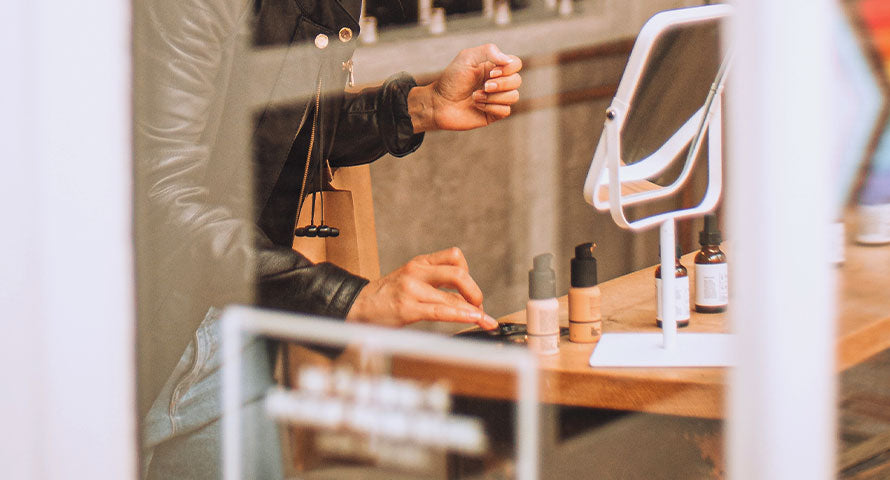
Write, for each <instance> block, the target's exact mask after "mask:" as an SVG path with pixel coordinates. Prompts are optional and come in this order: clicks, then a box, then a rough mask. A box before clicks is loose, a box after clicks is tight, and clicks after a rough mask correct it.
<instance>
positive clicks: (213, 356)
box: [142, 308, 283, 480]
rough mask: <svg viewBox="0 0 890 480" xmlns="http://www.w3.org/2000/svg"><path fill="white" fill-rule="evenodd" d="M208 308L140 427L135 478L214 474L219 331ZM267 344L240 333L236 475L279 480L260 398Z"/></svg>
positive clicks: (268, 362) (267, 379)
mask: <svg viewBox="0 0 890 480" xmlns="http://www.w3.org/2000/svg"><path fill="white" fill-rule="evenodd" d="M220 313H221V312H220V310H218V309H216V308H211V309H210V310H209V311H208V313H207V315H206V317H205V318H204V320H203V321H202V322H201V324H200V325H199V326H198V328H197V330H196V331H195V334H194V337H193V338H192V340H191V342H190V343H189V345H188V346H187V347H186V349H185V351H184V352H183V354H182V357H181V358H180V360H179V363H178V364H177V365H176V368H175V369H174V370H173V373H172V374H171V375H170V378H168V380H167V382H166V383H165V384H164V387H163V389H162V390H161V393H160V394H159V395H158V398H157V399H155V401H154V403H153V404H152V406H151V409H150V410H149V412H148V413H147V414H146V416H145V419H144V420H143V424H142V478H144V479H150V480H154V479H165V480H167V479H208V480H210V479H212V480H217V479H221V478H222V465H223V463H222V460H223V459H222V453H221V452H222V403H223V402H222V370H221V366H222V349H221V340H222V330H221V325H220V323H221V322H220V321H219V317H220ZM271 348H272V342H271V341H269V340H266V339H261V338H256V337H254V338H246V337H245V338H242V345H241V350H240V351H241V360H242V380H241V393H242V398H241V405H242V407H241V440H242V444H241V445H242V448H241V451H242V460H241V463H242V468H243V470H242V476H241V478H249V479H258V480H264V479H274V480H277V479H281V478H283V469H282V460H281V440H280V439H281V437H280V435H279V431H278V426H277V425H276V424H275V422H274V421H273V420H271V419H270V418H269V417H268V416H267V415H266V413H265V410H264V407H263V397H264V395H265V393H266V392H267V391H268V389H269V387H271V386H272V385H273V383H274V381H273V378H272V355H271V353H270V352H271Z"/></svg>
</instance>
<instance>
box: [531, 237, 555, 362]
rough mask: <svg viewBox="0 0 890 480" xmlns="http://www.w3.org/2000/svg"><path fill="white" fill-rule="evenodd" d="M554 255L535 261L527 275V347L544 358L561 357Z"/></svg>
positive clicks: (546, 254)
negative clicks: (553, 263) (552, 262)
mask: <svg viewBox="0 0 890 480" xmlns="http://www.w3.org/2000/svg"><path fill="white" fill-rule="evenodd" d="M552 260H553V255H552V254H549V253H543V254H541V255H538V256H536V257H535V259H534V265H533V268H532V269H531V270H529V272H528V304H527V305H526V307H525V314H526V322H527V328H528V346H529V348H531V349H532V350H533V351H535V352H537V353H539V354H542V355H554V354H557V353H559V303H558V302H557V301H556V272H554V271H553V269H552V268H550V263H551V261H552Z"/></svg>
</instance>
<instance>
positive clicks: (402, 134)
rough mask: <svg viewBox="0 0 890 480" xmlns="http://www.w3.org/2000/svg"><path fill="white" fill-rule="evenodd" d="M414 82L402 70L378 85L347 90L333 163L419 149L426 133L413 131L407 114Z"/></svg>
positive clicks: (359, 161) (353, 162) (348, 163)
mask: <svg viewBox="0 0 890 480" xmlns="http://www.w3.org/2000/svg"><path fill="white" fill-rule="evenodd" d="M415 86H417V82H415V81H414V78H413V77H411V76H410V75H408V74H407V73H405V72H401V73H397V74H395V75H393V76H391V77H389V78H388V79H387V80H386V81H385V82H384V83H383V85H382V86H381V87H379V88H373V89H366V90H363V91H361V92H359V93H358V94H347V95H346V98H345V100H344V102H343V111H342V114H341V116H340V122H339V124H338V126H337V136H336V139H337V140H335V143H334V146H333V149H332V151H331V155H330V161H331V166H334V167H346V166H352V165H362V164H365V163H370V162H372V161H374V160H376V159H378V158H380V157H381V156H383V155H384V154H387V153H389V154H390V155H392V156H394V157H404V156H405V155H408V154H409V153H412V152H414V151H415V150H417V149H418V148H419V147H420V144H421V143H422V142H423V133H418V134H415V133H414V126H413V125H412V123H411V116H410V115H409V114H408V92H409V91H410V90H411V89H412V88H414V87H415ZM346 139H348V140H349V141H346Z"/></svg>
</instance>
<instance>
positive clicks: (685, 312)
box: [655, 245, 689, 328]
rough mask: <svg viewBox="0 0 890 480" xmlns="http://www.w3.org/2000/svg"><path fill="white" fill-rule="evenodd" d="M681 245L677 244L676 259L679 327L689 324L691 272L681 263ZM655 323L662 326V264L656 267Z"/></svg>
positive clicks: (675, 306)
mask: <svg viewBox="0 0 890 480" xmlns="http://www.w3.org/2000/svg"><path fill="white" fill-rule="evenodd" d="M681 255H682V252H681V251H680V246H679V245H677V254H676V257H675V260H674V276H675V277H676V279H677V281H676V282H674V295H675V300H674V308H675V310H674V311H675V312H676V315H675V316H676V318H677V327H680V328H682V327H686V326H689V272H688V271H687V270H686V267H684V266H683V264H682V263H680V256H681ZM655 324H656V325H658V326H659V328H660V327H661V265H660V264H659V265H658V266H657V267H655Z"/></svg>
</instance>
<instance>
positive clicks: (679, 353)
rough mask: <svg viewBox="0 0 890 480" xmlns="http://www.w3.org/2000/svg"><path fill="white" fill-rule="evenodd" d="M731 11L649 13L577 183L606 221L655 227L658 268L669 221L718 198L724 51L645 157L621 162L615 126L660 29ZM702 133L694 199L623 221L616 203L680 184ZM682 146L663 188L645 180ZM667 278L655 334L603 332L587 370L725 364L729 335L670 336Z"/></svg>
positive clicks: (697, 212)
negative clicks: (677, 168)
mask: <svg viewBox="0 0 890 480" xmlns="http://www.w3.org/2000/svg"><path fill="white" fill-rule="evenodd" d="M731 12H732V8H731V7H728V6H726V5H711V6H703V7H695V8H686V9H680V10H672V11H667V12H662V13H659V14H657V15H655V16H653V17H652V18H651V19H650V20H649V21H648V22H647V23H646V24H645V25H644V26H643V29H642V30H641V31H640V35H639V36H638V37H637V41H636V43H635V45H634V48H633V51H632V52H631V56H630V58H629V59H628V64H627V68H626V69H625V71H624V75H623V76H622V78H621V83H620V84H619V86H618V91H617V93H616V95H615V98H614V99H613V100H612V104H611V105H610V106H609V109H608V110H607V112H606V122H605V126H604V129H603V134H602V136H601V138H600V142H599V144H598V145H597V149H596V152H595V153H594V157H593V161H592V162H591V166H590V170H589V172H588V174H587V180H586V182H585V184H584V196H585V199H586V200H587V201H588V203H591V204H592V205H593V206H594V207H596V208H597V209H598V210H601V211H604V210H609V211H610V212H611V215H612V219H613V220H614V221H615V223H617V224H618V225H619V226H621V227H622V228H625V229H628V230H632V231H642V230H647V229H650V228H653V227H655V226H658V227H659V232H660V239H661V248H660V252H661V271H662V272H673V271H674V252H675V242H676V237H675V222H676V221H677V220H679V219H686V218H693V217H697V216H702V215H704V214H706V213H708V212H710V211H712V210H713V209H714V208H715V207H716V206H717V203H718V201H719V199H720V194H721V191H722V182H723V176H722V163H723V162H722V160H723V158H722V149H723V139H722V113H723V85H724V82H725V79H726V72H727V69H728V66H729V63H730V62H729V56H727V57H726V58H724V59H723V61H722V63H721V65H720V67H719V69H718V71H717V75H716V78H715V80H714V82H713V84H712V86H711V89H710V92H709V93H708V96H707V99H706V101H705V103H704V104H703V105H702V106H701V108H699V109H698V110H697V111H696V113H695V114H693V115H692V116H691V117H690V118H689V119H688V120H687V121H686V122H685V123H684V124H683V125H682V126H681V127H680V128H679V129H678V130H677V131H676V133H674V134H673V135H672V136H671V137H670V138H669V139H668V140H667V141H666V142H665V143H664V144H663V145H662V146H661V147H660V148H658V149H657V150H656V151H655V152H654V153H652V154H651V155H649V156H647V157H645V158H643V159H641V160H639V161H637V162H634V163H632V164H629V165H628V164H626V162H625V159H623V158H622V152H621V135H622V126H623V125H624V122H625V120H626V118H627V112H628V111H629V109H630V106H631V102H632V101H633V99H634V97H635V94H636V93H638V88H639V87H640V85H641V84H643V83H644V82H641V79H642V78H643V77H644V76H645V75H646V74H647V68H650V67H649V64H650V62H651V63H653V64H656V65H657V63H658V62H657V61H658V60H661V59H657V58H654V56H655V55H656V53H655V52H656V51H657V49H656V48H655V44H656V42H659V41H664V39H665V38H667V35H666V33H667V32H672V34H673V35H676V34H677V32H678V31H679V32H681V34H682V29H684V28H690V29H692V28H696V27H700V26H701V25H702V24H703V23H705V22H720V21H721V20H723V19H725V18H726V17H728V16H729V15H730V14H731ZM690 53H695V52H690ZM652 68H654V67H652ZM709 126H710V127H713V128H709ZM705 132H707V135H708V151H707V158H708V163H707V166H708V185H707V189H706V192H705V194H704V197H703V199H702V201H701V203H699V204H698V205H697V206H694V207H691V208H684V209H679V210H671V211H666V212H662V213H659V214H656V215H652V216H649V217H644V218H641V219H638V220H634V221H629V220H628V219H627V216H626V215H625V211H624V207H626V206H629V205H634V204H642V203H647V202H652V201H655V200H659V199H663V198H666V197H669V196H670V195H672V194H673V193H675V192H677V191H679V190H680V188H681V187H682V186H683V185H684V184H685V183H686V181H687V180H688V179H689V178H690V173H691V171H692V168H693V166H694V164H695V160H696V157H698V153H699V149H700V147H701V145H702V143H703V139H704V135H705ZM686 147H689V153H688V154H687V156H686V162H685V164H684V165H683V170H682V171H681V173H680V175H679V176H678V177H677V179H676V180H675V181H674V182H673V183H672V184H670V185H668V186H664V187H662V186H659V185H656V184H654V183H652V182H651V181H650V179H652V178H656V177H657V176H659V175H661V174H662V173H663V172H664V171H665V170H666V169H667V168H668V167H669V166H671V165H672V164H673V162H674V161H675V160H676V159H677V158H678V157H679V156H680V155H681V154H682V153H683V151H684V150H685V149H686ZM675 283H676V280H675V278H674V275H662V292H663V295H662V297H661V298H660V299H658V301H660V302H661V307H662V308H661V311H662V312H663V313H662V316H663V321H662V332H663V333H662V335H658V334H654V335H653V334H609V333H606V334H604V335H603V336H602V338H601V339H600V341H599V343H598V345H597V347H596V348H595V349H594V351H593V354H592V355H591V357H590V365H591V366H594V367H599V366H602V367H606V366H608V367H620V366H626V367H643V366H652V367H682V366H726V365H729V364H730V360H731V355H730V354H729V346H730V344H731V341H730V340H731V339H730V337H729V335H726V334H707V335H705V334H694V333H688V334H678V333H677V319H676V312H675V308H674V307H675V305H674V301H675V297H674V288H675Z"/></svg>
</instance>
